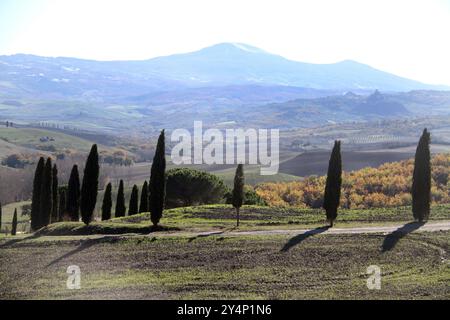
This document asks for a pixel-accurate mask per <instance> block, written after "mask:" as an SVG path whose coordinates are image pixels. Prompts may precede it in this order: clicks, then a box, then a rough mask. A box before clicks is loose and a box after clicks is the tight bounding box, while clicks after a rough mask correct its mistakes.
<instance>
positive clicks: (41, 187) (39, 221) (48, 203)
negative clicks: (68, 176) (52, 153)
mask: <svg viewBox="0 0 450 320" xmlns="http://www.w3.org/2000/svg"><path fill="white" fill-rule="evenodd" d="M57 194H58V169H57V167H56V164H55V165H53V167H52V159H51V158H48V159H47V160H45V159H44V158H43V157H41V158H40V159H39V161H38V164H37V167H36V171H35V174H34V181H33V195H32V203H31V228H32V229H33V230H37V229H40V228H42V227H44V226H46V225H48V224H49V223H50V222H51V221H53V222H54V221H58V208H57V207H55V208H54V205H55V202H56V203H57V201H58V200H57ZM54 197H55V198H56V199H55V201H54V200H53V198H54Z"/></svg>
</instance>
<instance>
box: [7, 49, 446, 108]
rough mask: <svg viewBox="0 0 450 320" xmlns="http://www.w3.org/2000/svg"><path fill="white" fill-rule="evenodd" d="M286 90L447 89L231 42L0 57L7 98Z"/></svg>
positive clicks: (355, 65) (352, 65) (359, 67)
mask: <svg viewBox="0 0 450 320" xmlns="http://www.w3.org/2000/svg"><path fill="white" fill-rule="evenodd" d="M236 85H238V86H243V85H259V86H289V87H302V88H309V89H316V90H334V91H336V90H340V91H348V90H370V91H373V90H375V89H379V90H383V91H408V90H416V89H449V88H446V87H442V86H432V85H427V84H423V83H420V82H417V81H414V80H409V79H405V78H402V77H398V76H396V75H393V74H390V73H387V72H383V71H380V70H376V69H374V68H372V67H369V66H367V65H364V64H361V63H358V62H354V61H343V62H339V63H334V64H311V63H303V62H296V61H291V60H288V59H285V58H283V57H281V56H278V55H274V54H270V53H267V52H265V51H263V50H261V49H258V48H255V47H252V46H249V45H245V44H236V43H222V44H217V45H214V46H211V47H208V48H204V49H202V50H199V51H196V52H191V53H185V54H176V55H171V56H166V57H159V58H154V59H150V60H144V61H107V62H105V61H92V60H81V59H74V58H48V57H39V56H32V55H23V54H18V55H12V56H0V94H1V95H2V96H9V97H17V96H19V97H21V96H27V95H39V96H40V97H45V98H66V97H71V98H78V99H80V98H82V99H91V100H95V99H97V100H102V101H103V100H105V101H114V100H116V99H118V98H123V97H132V96H142V95H146V94H151V93H155V92H161V91H176V90H180V89H187V88H195V87H197V88H198V87H221V86H236Z"/></svg>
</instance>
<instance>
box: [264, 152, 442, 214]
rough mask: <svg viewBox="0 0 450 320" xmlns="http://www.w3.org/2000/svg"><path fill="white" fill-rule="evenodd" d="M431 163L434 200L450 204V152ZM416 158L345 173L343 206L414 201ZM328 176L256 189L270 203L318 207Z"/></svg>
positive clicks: (270, 184) (273, 204) (361, 206)
mask: <svg viewBox="0 0 450 320" xmlns="http://www.w3.org/2000/svg"><path fill="white" fill-rule="evenodd" d="M431 165H432V180H433V181H432V188H431V195H432V201H433V203H450V179H449V175H450V154H439V155H435V156H433V158H432V161H431ZM413 169H414V161H413V160H407V161H400V162H393V163H386V164H383V165H381V166H380V167H378V168H364V169H361V170H357V171H353V172H348V173H344V174H343V183H342V195H341V206H342V207H344V208H373V207H375V208H376V207H396V206H406V205H410V204H411V195H410V188H411V183H412V173H413ZM324 187H325V177H315V176H314V177H308V178H305V179H304V180H302V181H295V182H279V183H263V184H260V185H258V186H256V187H255V190H256V192H257V193H258V195H259V196H260V197H262V198H263V199H264V200H265V201H266V202H267V203H268V204H269V205H271V206H298V207H312V208H319V207H321V206H322V202H323V190H324Z"/></svg>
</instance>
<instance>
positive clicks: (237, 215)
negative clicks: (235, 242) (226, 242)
mask: <svg viewBox="0 0 450 320" xmlns="http://www.w3.org/2000/svg"><path fill="white" fill-rule="evenodd" d="M236 217H237V224H236V226H237V227H239V208H236Z"/></svg>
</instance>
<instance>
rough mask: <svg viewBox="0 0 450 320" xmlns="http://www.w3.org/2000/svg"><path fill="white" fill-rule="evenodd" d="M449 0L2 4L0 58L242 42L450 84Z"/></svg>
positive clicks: (40, 0) (167, 50)
mask: <svg viewBox="0 0 450 320" xmlns="http://www.w3.org/2000/svg"><path fill="white" fill-rule="evenodd" d="M449 34H450V0H421V1H419V0H374V1H372V0H309V1H300V0H291V1H287V0H270V1H265V0H254V1H253V0H0V54H14V53H32V54H38V55H45V56H71V57H79V58H90V59H98V60H115V59H120V60H124V59H148V58H151V57H155V56H161V55H168V54H172V53H178V52H188V51H194V50H198V49H200V48H202V47H206V46H209V45H212V44H215V43H219V42H243V43H247V44H250V45H253V46H256V47H259V48H261V49H264V50H266V51H269V52H272V53H276V54H280V55H282V56H284V57H286V58H289V59H292V60H299V61H305V62H314V63H332V62H336V61H340V60H345V59H351V60H356V61H359V62H363V63H366V64H369V65H371V66H373V67H376V68H379V69H382V70H385V71H389V72H392V73H395V74H398V75H401V76H405V77H409V78H412V79H416V80H420V81H423V82H428V83H434V84H447V85H450V61H449V59H450V41H449V40H450V36H449Z"/></svg>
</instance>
